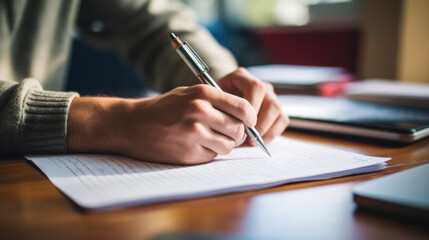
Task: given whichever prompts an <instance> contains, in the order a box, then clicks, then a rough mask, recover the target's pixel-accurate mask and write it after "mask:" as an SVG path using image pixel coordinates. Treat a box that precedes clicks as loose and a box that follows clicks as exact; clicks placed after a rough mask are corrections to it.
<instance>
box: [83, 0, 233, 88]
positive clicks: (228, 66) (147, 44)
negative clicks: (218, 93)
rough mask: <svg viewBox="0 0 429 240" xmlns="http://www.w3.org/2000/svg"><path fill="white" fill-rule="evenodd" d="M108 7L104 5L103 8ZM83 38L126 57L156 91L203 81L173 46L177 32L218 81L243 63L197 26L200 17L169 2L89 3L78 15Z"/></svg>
mask: <svg viewBox="0 0 429 240" xmlns="http://www.w3.org/2000/svg"><path fill="white" fill-rule="evenodd" d="M100 6H103V7H100ZM78 26H79V31H78V33H79V36H80V37H81V38H83V39H84V40H87V41H88V42H90V43H92V44H94V45H96V46H99V47H102V48H105V49H110V50H115V51H118V52H120V53H121V55H122V56H123V57H124V58H125V60H126V61H128V62H131V63H132V64H133V65H135V66H136V67H137V69H138V70H139V71H140V73H141V75H142V77H143V79H144V80H145V81H147V82H148V83H149V84H150V86H151V87H153V88H154V89H155V90H158V91H161V92H165V91H168V90H171V89H172V88H174V87H177V86H181V85H193V84H196V83H199V82H198V80H197V79H196V78H195V76H193V74H192V72H191V71H190V70H189V69H188V68H187V66H186V64H185V63H184V62H183V61H182V60H181V59H180V57H179V55H178V54H177V53H176V52H175V50H174V48H173V47H172V46H171V44H170V42H169V40H168V35H169V34H170V33H171V32H174V33H176V35H178V36H179V37H180V38H181V39H182V40H183V41H187V42H189V43H190V44H191V45H192V47H193V48H194V49H195V50H196V51H197V52H198V54H199V55H200V56H201V58H202V59H203V60H204V61H205V62H206V63H207V65H208V66H209V67H210V74H211V75H212V77H213V78H214V79H215V80H218V79H219V78H220V77H222V76H224V75H226V74H227V73H230V72H232V71H233V70H234V69H236V68H237V63H236V61H235V59H234V57H233V56H232V54H231V53H230V52H229V51H227V50H226V49H225V48H223V47H222V46H220V45H219V44H218V43H217V41H216V40H215V39H214V38H213V37H212V36H211V35H210V33H209V32H208V31H207V30H205V29H204V28H202V27H201V26H199V25H198V24H197V21H196V18H195V14H194V12H193V11H191V10H190V9H189V8H187V7H185V6H184V5H183V4H180V3H172V2H168V1H166V0H87V1H82V3H81V7H80V10H79V17H78Z"/></svg>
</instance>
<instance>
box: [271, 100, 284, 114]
mask: <svg viewBox="0 0 429 240" xmlns="http://www.w3.org/2000/svg"><path fill="white" fill-rule="evenodd" d="M271 106H272V107H273V109H274V111H276V112H281V111H282V106H281V105H280V103H278V102H274V103H273V104H271Z"/></svg>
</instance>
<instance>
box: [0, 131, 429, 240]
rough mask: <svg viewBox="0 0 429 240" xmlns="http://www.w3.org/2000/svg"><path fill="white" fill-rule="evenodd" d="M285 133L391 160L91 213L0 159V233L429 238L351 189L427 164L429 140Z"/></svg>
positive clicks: (18, 163) (21, 162)
mask: <svg viewBox="0 0 429 240" xmlns="http://www.w3.org/2000/svg"><path fill="white" fill-rule="evenodd" d="M285 136H288V137H291V138H294V139H300V140H304V141H309V142H314V143H323V144H326V145H329V146H335V147H339V148H342V149H346V150H349V151H353V152H357V153H361V154H367V155H372V156H383V157H391V158H392V160H390V161H389V162H388V167H387V168H386V169H384V170H382V171H379V172H375V173H368V174H362V175H356V176H348V177H341V178H336V179H330V180H323V181H313V182H303V183H294V184H288V185H283V186H279V187H274V188H269V189H264V190H258V191H251V192H244V193H236V194H229V195H223V196H216V197H209V198H201V199H194V200H186V201H176V202H169V203H160V204H152V205H146V206H138V207H133V208H127V209H123V210H117V211H110V212H97V213H88V212H82V211H80V210H79V209H78V208H77V207H76V206H75V205H74V204H73V203H72V202H71V201H70V200H69V199H67V198H66V197H65V196H64V195H63V194H62V193H61V192H59V191H58V190H57V189H56V188H55V187H54V186H53V185H52V184H51V183H50V182H49V180H48V179H47V178H46V177H45V176H44V175H43V174H42V173H41V172H40V171H38V170H37V169H36V167H34V166H33V165H31V164H30V163H29V162H27V161H26V160H25V159H24V158H22V157H15V158H0V239H62V240H63V239H157V240H163V239H172V238H171V237H177V238H173V239H190V235H192V236H197V237H196V238H192V239H205V238H203V236H208V238H207V239H214V238H213V236H219V237H226V238H227V239H429V228H428V226H427V225H426V226H424V225H422V224H417V223H416V222H409V221H407V220H406V219H398V218H393V217H389V216H386V215H380V214H375V213H373V212H368V211H365V210H362V209H357V206H356V204H355V203H354V202H353V199H352V193H351V191H352V187H353V186H354V185H355V184H357V183H359V182H362V181H365V180H369V179H372V178H377V177H380V176H383V175H387V174H391V173H393V172H397V171H401V170H404V169H407V168H411V167H415V166H418V165H421V164H424V163H428V162H429V139H425V140H423V141H419V142H416V143H414V144H411V145H405V146H398V145H391V144H390V145H389V144H382V145H380V144H377V143H375V142H368V141H359V140H350V139H348V140H347V139H345V138H342V139H338V138H332V137H331V138H329V137H324V136H317V135H309V134H304V133H298V132H287V133H286V134H285ZM179 237H180V238H179ZM200 237H201V238H200Z"/></svg>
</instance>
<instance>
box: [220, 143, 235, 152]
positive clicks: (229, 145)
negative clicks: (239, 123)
mask: <svg viewBox="0 0 429 240" xmlns="http://www.w3.org/2000/svg"><path fill="white" fill-rule="evenodd" d="M223 145H224V146H223V148H222V153H221V154H223V155H225V154H228V153H230V152H231V151H232V150H233V149H234V147H235V141H233V140H226V141H224V144H223Z"/></svg>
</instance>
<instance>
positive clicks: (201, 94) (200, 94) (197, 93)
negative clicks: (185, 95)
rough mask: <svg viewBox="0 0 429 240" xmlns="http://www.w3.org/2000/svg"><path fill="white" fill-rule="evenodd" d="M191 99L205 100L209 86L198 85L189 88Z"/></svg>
mask: <svg viewBox="0 0 429 240" xmlns="http://www.w3.org/2000/svg"><path fill="white" fill-rule="evenodd" d="M189 90H190V94H191V97H192V98H194V99H205V98H206V96H207V94H208V92H209V91H210V88H209V86H208V85H204V84H198V85H194V86H192V87H189Z"/></svg>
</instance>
